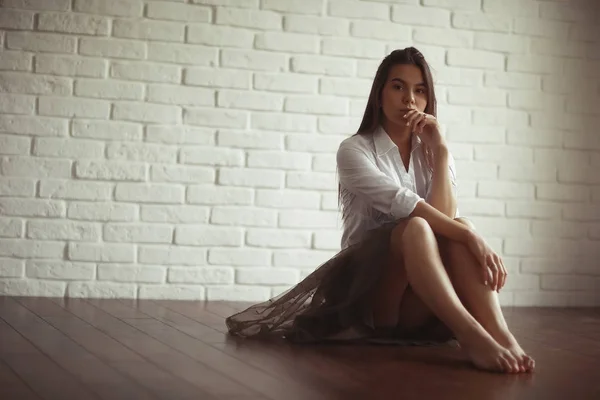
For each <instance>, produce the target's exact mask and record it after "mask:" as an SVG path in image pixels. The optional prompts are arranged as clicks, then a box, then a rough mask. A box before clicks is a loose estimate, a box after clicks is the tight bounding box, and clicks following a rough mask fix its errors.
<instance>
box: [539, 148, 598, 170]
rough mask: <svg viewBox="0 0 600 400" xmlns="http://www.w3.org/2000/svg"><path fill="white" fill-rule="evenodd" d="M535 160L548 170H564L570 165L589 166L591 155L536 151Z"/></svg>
mask: <svg viewBox="0 0 600 400" xmlns="http://www.w3.org/2000/svg"><path fill="white" fill-rule="evenodd" d="M534 151H535V153H534V160H535V163H536V164H538V165H543V166H546V167H547V168H555V167H557V166H558V167H559V168H561V169H562V168H563V167H569V166H570V165H578V164H579V166H584V165H585V166H587V165H588V159H589V156H590V154H589V153H588V152H585V151H579V150H564V149H535V150H534Z"/></svg>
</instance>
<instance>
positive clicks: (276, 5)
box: [262, 0, 324, 15]
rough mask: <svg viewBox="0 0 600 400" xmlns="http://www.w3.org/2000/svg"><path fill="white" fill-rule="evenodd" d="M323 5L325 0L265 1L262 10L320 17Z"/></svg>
mask: <svg viewBox="0 0 600 400" xmlns="http://www.w3.org/2000/svg"><path fill="white" fill-rule="evenodd" d="M323 3H324V1H323V0H291V1H286V2H285V3H282V2H281V1H278V0H263V2H262V8H263V9H264V10H273V11H280V12H284V13H295V14H313V15H320V14H321V11H322V9H323Z"/></svg>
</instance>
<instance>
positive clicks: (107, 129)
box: [72, 120, 142, 140]
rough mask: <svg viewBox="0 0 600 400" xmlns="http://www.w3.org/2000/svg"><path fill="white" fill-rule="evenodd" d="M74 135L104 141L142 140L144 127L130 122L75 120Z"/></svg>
mask: <svg viewBox="0 0 600 400" xmlns="http://www.w3.org/2000/svg"><path fill="white" fill-rule="evenodd" d="M72 135H73V136H75V137H85V138H94V139H103V140H140V139H141V138H142V126H141V125H138V124H133V123H128V122H113V121H82V120H74V121H73V126H72Z"/></svg>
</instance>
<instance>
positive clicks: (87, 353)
mask: <svg viewBox="0 0 600 400" xmlns="http://www.w3.org/2000/svg"><path fill="white" fill-rule="evenodd" d="M247 306H248V304H245V303H236V302H199V301H173V300H124V299H111V300H108V299H64V298H37V297H0V398H1V399H2V400H4V399H6V400H11V399H15V400H16V399H18V400H21V399H24V400H29V399H32V400H46V399H48V400H54V399H57V400H59V399H60V400H71V399H76V400H87V399H107V400H108V399H110V400H112V399H136V400H137V399H142V400H145V399H165V400H167V399H169V400H180V399H181V400H192V399H194V400H197V399H201V400H204V399H206V400H215V399H223V400H259V399H260V400H304V399H307V400H348V399H350V400H353V399H367V400H372V399H386V400H387V399H391V398H402V399H428V398H443V399H457V400H458V399H461V400H462V399H465V398H472V399H499V400H500V399H501V400H511V399H518V400H520V399H523V400H525V399H544V400H554V399H561V400H562V399H565V398H568V399H577V400H580V399H581V400H586V399H590V400H591V399H598V398H600V379H599V378H600V374H599V373H598V371H599V370H600V310H599V309H595V308H573V309H566V308H534V307H531V308H507V309H505V315H506V318H507V321H508V324H509V327H510V328H511V329H512V331H513V332H514V334H515V336H516V337H517V338H518V339H519V341H520V343H521V345H522V346H523V347H524V348H525V349H526V350H527V351H528V353H530V354H531V355H532V356H533V357H534V358H535V359H536V365H537V369H536V371H535V372H534V373H533V374H519V375H504V374H495V373H488V372H483V371H479V370H476V369H474V368H472V367H471V365H470V364H469V363H468V362H467V360H466V358H465V357H464V356H463V355H462V353H461V352H460V349H459V348H453V347H401V346H382V345H372V346H347V345H310V346H306V345H305V346H300V345H293V344H291V343H289V342H286V341H284V340H273V341H269V342H261V341H256V340H242V339H239V338H234V337H230V336H228V335H226V331H227V329H226V326H225V317H227V316H229V315H231V314H233V313H235V312H237V311H239V310H242V309H244V308H245V307H247Z"/></svg>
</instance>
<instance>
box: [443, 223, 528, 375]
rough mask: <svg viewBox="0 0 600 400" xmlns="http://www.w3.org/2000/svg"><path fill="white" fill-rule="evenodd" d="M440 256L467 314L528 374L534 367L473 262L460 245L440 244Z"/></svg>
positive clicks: (464, 247)
mask: <svg viewBox="0 0 600 400" xmlns="http://www.w3.org/2000/svg"><path fill="white" fill-rule="evenodd" d="M457 220H458V221H459V222H461V223H463V224H465V225H469V226H470V227H471V228H474V226H473V224H472V223H471V222H470V221H468V220H466V219H457ZM441 244H442V246H441V249H442V255H443V257H444V261H445V265H446V269H447V270H448V272H449V275H450V279H451V280H452V284H453V285H454V289H455V290H456V293H457V294H458V297H459V298H460V299H461V300H462V302H463V304H465V306H466V308H467V310H469V312H470V313H471V314H472V315H473V317H475V319H476V320H477V321H479V323H480V324H481V325H482V326H483V327H484V328H485V330H486V331H488V333H489V334H490V335H492V337H493V338H494V339H496V341H497V342H498V343H499V344H500V345H502V346H504V347H506V348H507V349H508V350H510V351H511V353H513V355H514V356H515V357H517V359H518V360H519V361H520V364H521V365H522V367H523V370H528V371H531V370H533V369H534V367H535V363H534V361H533V359H531V357H529V356H527V354H525V352H524V351H523V349H522V348H521V346H519V343H518V342H517V340H516V339H515V337H514V336H513V335H512V333H511V332H510V330H509V329H508V325H507V324H506V320H505V319H504V315H502V309H501V308H500V303H499V301H498V294H497V293H496V292H495V291H493V290H492V289H491V288H490V286H486V285H484V284H483V282H482V280H481V273H480V268H481V266H479V264H478V262H477V260H475V258H474V257H473V255H472V254H471V252H470V251H469V249H468V248H467V247H466V246H465V245H463V244H462V243H458V242H454V241H449V240H442V242H441Z"/></svg>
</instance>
